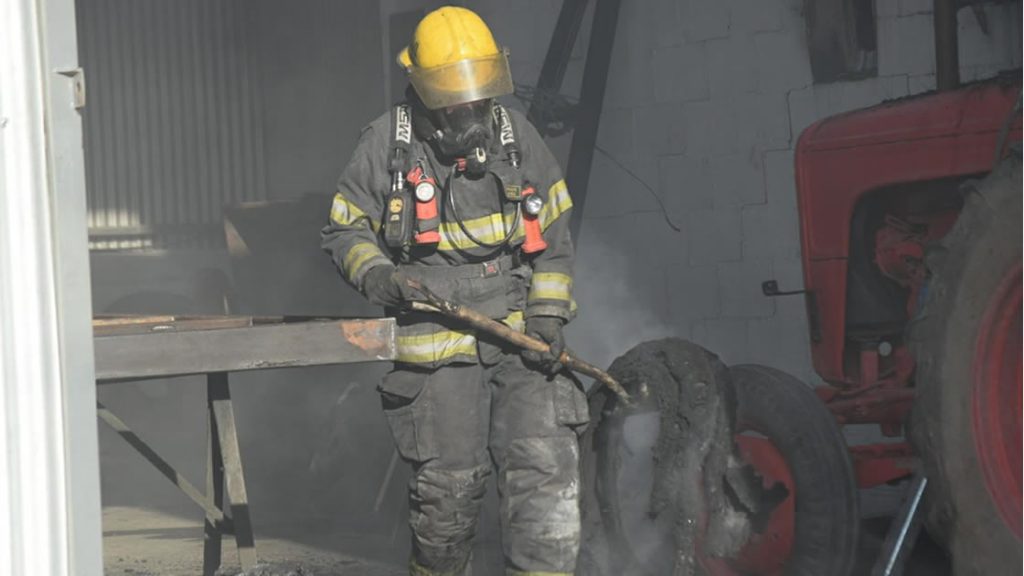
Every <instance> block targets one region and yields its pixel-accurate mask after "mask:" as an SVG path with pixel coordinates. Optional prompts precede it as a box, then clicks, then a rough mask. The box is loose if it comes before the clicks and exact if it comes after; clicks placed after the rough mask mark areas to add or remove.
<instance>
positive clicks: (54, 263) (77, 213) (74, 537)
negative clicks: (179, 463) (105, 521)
mask: <svg viewBox="0 0 1024 576" xmlns="http://www.w3.org/2000/svg"><path fill="white" fill-rule="evenodd" d="M77 66H78V53H77V40H76V34H75V7H74V2H73V0H8V1H6V2H4V3H3V10H2V17H0V78H2V79H3V80H2V83H3V87H2V89H0V383H2V385H0V421H2V422H3V425H2V426H0V510H2V511H3V513H2V514H0V574H46V575H48V576H66V575H68V576H72V575H76V574H82V575H93V574H101V573H102V571H103V558H102V541H101V530H100V489H99V450H98V447H97V432H96V428H97V423H96V416H95V405H96V404H95V402H96V391H95V390H96V389H95V382H94V368H93V347H92V325H91V316H92V309H91V295H90V290H89V286H90V283H89V254H88V238H87V233H86V204H85V169H84V161H83V157H82V125H81V118H80V117H79V114H78V108H80V107H81V106H83V105H84V97H85V93H84V84H83V82H82V78H81V74H79V73H75V72H74V71H75V70H76V68H77ZM62 72H66V74H62Z"/></svg>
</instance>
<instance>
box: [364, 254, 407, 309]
mask: <svg viewBox="0 0 1024 576" xmlns="http://www.w3.org/2000/svg"><path fill="white" fill-rule="evenodd" d="M400 276H401V275H400V274H398V269H397V268H395V267H394V266H392V265H390V264H384V265H381V266H374V267H373V268H370V270H368V271H367V272H366V275H365V276H363V294H365V295H366V299H367V300H369V301H370V302H372V303H374V304H377V305H378V306H395V307H398V306H400V305H401V304H402V302H404V301H405V297H404V296H403V290H402V286H401V285H400V284H399V282H400V281H401V278H400Z"/></svg>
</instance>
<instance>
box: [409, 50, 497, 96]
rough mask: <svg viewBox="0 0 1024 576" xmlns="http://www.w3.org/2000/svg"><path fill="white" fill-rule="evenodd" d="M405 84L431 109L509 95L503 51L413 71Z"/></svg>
mask: <svg viewBox="0 0 1024 576" xmlns="http://www.w3.org/2000/svg"><path fill="white" fill-rule="evenodd" d="M409 81H410V82H412V85H413V88H415V89H416V93H417V94H419V96H420V99H421V100H423V104H424V105H425V106H426V107H427V108H429V109H431V110H437V109H440V108H446V107H448V106H457V105H459V104H465V103H466V102H473V101H475V100H483V99H485V98H495V97H498V96H505V95H507V94H511V93H512V74H511V72H509V68H508V55H507V54H506V53H505V52H504V51H501V52H498V53H497V54H494V55H493V56H485V57H483V58H471V59H466V60H459V61H458V62H453V63H451V64H445V65H444V66H437V67H434V68H413V69H412V71H411V72H410V73H409Z"/></svg>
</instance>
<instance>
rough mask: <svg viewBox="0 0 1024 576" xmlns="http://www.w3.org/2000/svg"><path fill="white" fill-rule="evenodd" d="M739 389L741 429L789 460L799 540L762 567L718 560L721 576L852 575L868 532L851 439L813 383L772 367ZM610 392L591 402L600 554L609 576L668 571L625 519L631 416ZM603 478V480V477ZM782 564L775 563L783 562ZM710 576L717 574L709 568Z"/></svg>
mask: <svg viewBox="0 0 1024 576" xmlns="http://www.w3.org/2000/svg"><path fill="white" fill-rule="evenodd" d="M728 379H729V380H730V381H731V385H732V387H733V389H734V390H735V394H736V401H737V409H736V422H737V424H736V425H737V429H738V430H740V431H741V433H742V432H746V433H754V434H756V435H757V436H758V437H761V438H767V439H768V440H770V441H771V442H772V443H773V444H774V447H775V448H776V449H777V451H778V452H779V453H781V457H782V459H783V460H784V461H785V464H786V466H787V467H788V468H789V472H790V473H791V476H792V480H793V486H794V490H793V494H795V496H796V500H795V502H783V503H782V504H780V506H785V505H789V506H792V507H793V508H792V509H793V511H794V514H793V519H794V520H795V521H794V522H793V524H792V525H793V530H792V535H793V544H792V548H791V549H790V553H789V555H788V557H785V556H782V557H771V556H770V555H769V560H770V561H768V562H765V561H764V560H765V556H764V555H763V554H761V555H758V556H757V561H755V562H753V563H751V562H743V560H742V558H743V552H741V559H740V560H736V561H734V562H731V563H728V564H723V563H721V562H717V564H716V568H715V569H714V571H713V573H714V574H736V575H740V574H743V575H749V576H760V575H775V574H786V575H792V576H821V575H829V576H847V575H848V574H850V572H851V570H852V569H853V565H854V561H855V559H856V558H855V556H856V552H857V546H858V539H859V535H860V519H859V507H858V499H857V486H856V482H855V480H854V475H853V467H852V465H851V463H850V458H849V453H848V451H847V447H846V442H845V440H844V438H843V436H842V434H841V432H840V430H839V427H838V426H837V424H836V421H835V419H834V418H833V417H832V415H831V414H830V413H829V412H828V410H826V409H825V406H824V404H822V402H821V401H820V400H819V399H818V397H817V396H816V395H815V394H814V392H813V391H812V390H811V388H810V387H808V386H807V385H806V384H804V383H803V382H801V381H799V380H797V379H796V378H794V377H792V376H789V375H788V374H786V373H784V372H781V371H779V370H775V369H772V368H767V367H764V366H755V365H741V366H734V367H732V368H730V369H728ZM616 405H617V402H616V401H615V399H614V398H612V397H611V396H610V395H609V394H607V393H600V394H595V395H594V397H592V399H591V417H592V425H593V426H592V428H591V436H590V438H589V441H587V442H585V445H586V446H587V448H588V449H587V450H586V451H585V454H586V456H585V458H584V466H585V468H586V469H587V470H588V473H587V474H585V475H584V479H585V480H587V478H588V477H589V478H590V479H591V482H590V484H591V486H590V487H589V488H588V490H587V493H588V494H590V495H591V496H590V497H589V504H588V505H587V506H586V507H585V509H586V510H587V511H588V514H587V516H588V517H589V518H590V520H591V521H592V522H593V521H597V522H599V523H600V524H601V525H602V526H603V530H602V531H601V532H602V534H601V536H602V542H601V548H602V549H606V550H607V554H606V556H607V559H606V560H605V561H604V562H601V563H600V564H603V565H604V568H603V569H601V570H597V569H593V568H588V569H590V570H591V572H580V573H581V574H582V573H587V574H590V573H595V574H597V573H600V574H605V575H611V574H615V575H617V576H621V575H623V574H625V575H630V576H632V575H638V574H642V575H645V576H646V575H652V576H653V575H655V574H658V575H660V574H663V573H664V572H663V571H659V568H656V567H652V565H651V564H649V563H648V562H647V561H642V560H639V559H638V558H641V557H646V556H645V554H644V553H640V552H639V551H638V550H637V545H636V543H635V542H634V541H633V539H635V538H636V534H635V533H634V532H635V528H634V527H633V526H632V525H631V523H630V522H629V521H628V520H627V516H628V512H627V511H626V508H627V507H628V506H629V505H630V504H629V502H628V501H627V496H624V495H623V489H622V488H621V487H620V486H619V483H620V478H619V474H620V470H622V469H623V467H624V466H626V465H627V464H626V463H624V462H623V450H622V448H620V447H621V446H624V445H625V443H626V442H627V441H626V439H625V438H626V433H625V427H626V424H625V418H624V417H623V414H622V412H621V411H620V410H617V409H616V408H617V406H616ZM595 480H596V481H595ZM776 560H777V561H776ZM709 573H711V572H710V571H709Z"/></svg>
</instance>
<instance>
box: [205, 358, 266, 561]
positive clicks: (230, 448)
mask: <svg viewBox="0 0 1024 576" xmlns="http://www.w3.org/2000/svg"><path fill="white" fill-rule="evenodd" d="M206 385H207V395H208V398H209V402H210V404H211V410H212V411H213V418H214V420H215V421H216V424H217V426H216V428H217V440H218V443H219V444H220V454H221V459H222V460H223V463H224V478H225V480H227V495H228V501H229V502H230V503H231V522H232V524H233V526H234V532H235V544H237V545H238V560H239V562H240V563H241V565H242V569H243V570H248V569H249V568H252V567H253V566H255V565H256V544H255V542H254V540H253V534H252V519H251V517H250V515H249V497H248V495H247V494H246V491H245V476H244V474H243V473H242V456H241V453H240V452H239V450H238V432H237V430H236V428H235V411H234V409H233V408H232V407H231V390H230V389H229V388H228V375H227V373H226V372H217V373H214V374H210V375H208V376H207V384H206Z"/></svg>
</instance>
